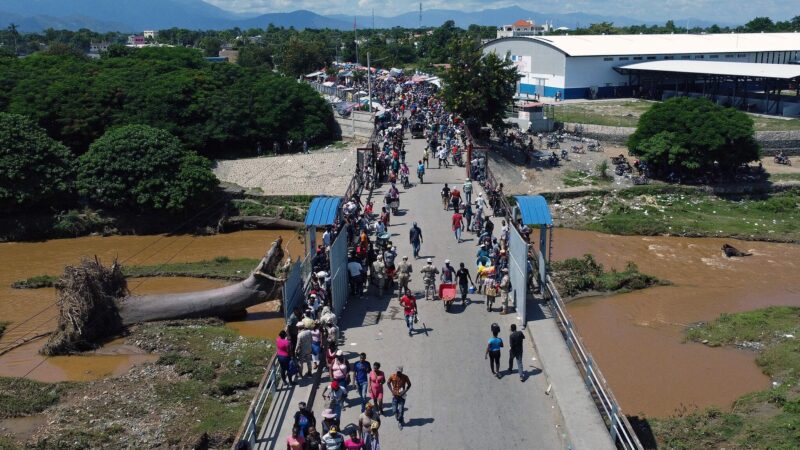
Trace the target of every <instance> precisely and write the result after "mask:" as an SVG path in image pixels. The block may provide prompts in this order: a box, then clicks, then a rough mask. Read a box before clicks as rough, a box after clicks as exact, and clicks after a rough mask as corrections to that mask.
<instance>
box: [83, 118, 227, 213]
mask: <svg viewBox="0 0 800 450" xmlns="http://www.w3.org/2000/svg"><path fill="white" fill-rule="evenodd" d="M216 186H217V179H216V177H215V176H214V174H213V173H212V172H211V163H210V161H208V160H207V159H205V158H203V157H201V156H198V155H197V154H196V153H194V152H191V151H187V150H185V149H184V148H183V146H182V145H181V142H180V141H179V140H178V139H177V138H176V137H175V136H173V135H171V134H169V133H168V132H166V131H164V130H159V129H157V128H152V127H149V126H146V125H128V126H124V127H120V128H115V129H113V130H111V131H108V132H107V133H105V134H104V135H103V136H102V137H100V138H99V139H98V140H97V141H95V142H94V143H93V144H92V145H91V147H90V148H89V151H88V152H87V153H86V154H84V155H83V156H81V157H80V161H79V165H78V179H77V187H78V190H79V192H80V194H81V195H82V196H84V197H86V198H87V199H89V200H90V201H91V202H92V203H94V204H97V205H101V206H104V207H108V208H112V209H118V210H121V209H124V210H133V211H136V212H140V213H147V212H155V213H172V214H178V213H181V212H185V211H186V210H187V209H188V208H192V207H198V206H201V205H203V204H204V203H205V202H207V201H208V200H209V198H210V196H211V194H212V193H213V191H214V189H215V187H216Z"/></svg>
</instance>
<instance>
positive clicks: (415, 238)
mask: <svg viewBox="0 0 800 450" xmlns="http://www.w3.org/2000/svg"><path fill="white" fill-rule="evenodd" d="M408 241H409V243H410V244H411V248H413V249H414V259H417V258H419V248H420V246H422V229H421V228H420V227H419V226H417V222H414V223H413V224H412V225H411V229H410V230H408Z"/></svg>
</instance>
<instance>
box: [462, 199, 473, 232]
mask: <svg viewBox="0 0 800 450" xmlns="http://www.w3.org/2000/svg"><path fill="white" fill-rule="evenodd" d="M463 215H464V221H465V222H466V225H467V228H466V229H467V230H468V231H469V230H471V229H472V228H471V226H472V205H471V204H470V203H469V202H467V203H465V204H464V213H463Z"/></svg>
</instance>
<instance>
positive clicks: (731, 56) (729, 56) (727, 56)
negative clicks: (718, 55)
mask: <svg viewBox="0 0 800 450" xmlns="http://www.w3.org/2000/svg"><path fill="white" fill-rule="evenodd" d="M725 57H726V58H735V57H736V55H725Z"/></svg>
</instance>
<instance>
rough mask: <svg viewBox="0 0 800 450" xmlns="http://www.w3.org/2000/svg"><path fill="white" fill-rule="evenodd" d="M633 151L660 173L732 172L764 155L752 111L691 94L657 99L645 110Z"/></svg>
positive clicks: (630, 145)
mask: <svg viewBox="0 0 800 450" xmlns="http://www.w3.org/2000/svg"><path fill="white" fill-rule="evenodd" d="M628 149H629V150H630V153H631V155H635V156H639V157H640V159H641V160H643V161H646V162H647V163H648V165H649V167H650V169H651V172H652V174H653V175H654V176H661V177H663V176H667V175H670V174H674V175H675V176H698V175H703V174H707V173H720V172H721V173H726V174H731V173H733V172H734V171H735V169H736V168H738V167H739V166H741V165H742V164H744V163H748V162H750V161H754V160H758V159H759V158H760V156H761V154H760V153H761V152H760V148H759V145H758V143H757V142H756V140H755V131H754V129H753V119H751V118H750V117H748V116H747V114H745V113H743V112H741V111H737V110H735V109H733V108H723V107H721V106H719V105H716V104H714V103H712V102H711V101H709V100H707V99H702V98H700V99H697V98H688V97H675V98H671V99H669V100H667V101H665V102H661V103H656V104H654V105H653V106H652V107H651V108H650V109H649V110H648V111H647V112H645V113H644V114H642V117H641V118H640V119H639V124H638V126H637V127H636V131H635V132H634V133H633V134H632V135H631V137H630V138H629V139H628Z"/></svg>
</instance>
